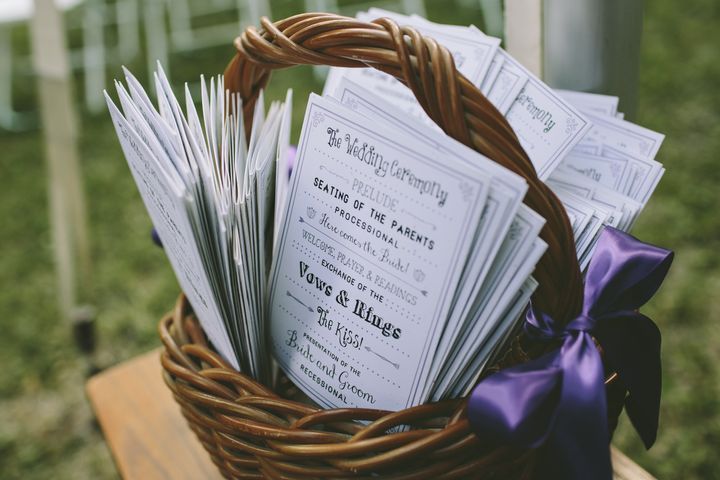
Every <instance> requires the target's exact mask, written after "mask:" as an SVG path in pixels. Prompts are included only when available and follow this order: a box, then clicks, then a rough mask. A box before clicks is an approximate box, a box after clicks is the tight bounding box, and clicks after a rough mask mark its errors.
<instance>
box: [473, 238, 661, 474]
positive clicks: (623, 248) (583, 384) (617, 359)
mask: <svg viewBox="0 0 720 480" xmlns="http://www.w3.org/2000/svg"><path fill="white" fill-rule="evenodd" d="M672 259H673V253H672V252H670V251H668V250H665V249H662V248H659V247H655V246H652V245H649V244H646V243H642V242H640V241H639V240H637V239H635V238H634V237H632V236H630V235H628V234H625V233H623V232H620V231H619V230H616V229H614V228H612V227H606V228H605V231H604V232H603V233H602V235H601V237H600V239H599V241H598V246H597V250H596V252H595V255H594V257H593V259H592V261H591V262H590V266H589V269H588V272H587V276H586V278H585V301H584V306H583V310H582V313H581V314H580V315H579V316H578V317H577V318H576V319H575V320H573V321H572V322H570V323H569V324H568V325H567V326H565V327H560V326H558V325H556V324H555V323H554V322H553V319H551V318H550V317H548V316H547V315H545V314H543V313H542V312H537V311H534V310H532V309H531V310H530V311H529V312H528V315H527V318H526V324H525V330H526V332H527V334H528V335H530V336H532V337H533V338H535V339H540V340H542V339H547V340H549V341H552V340H555V341H557V340H561V341H562V345H561V346H560V348H559V349H557V350H555V351H552V352H550V353H547V354H545V355H544V356H542V357H540V358H537V359H535V360H533V361H531V362H528V363H526V364H523V365H519V366H516V367H513V368H508V369H505V370H502V371H500V372H498V373H496V374H494V375H491V376H489V377H488V378H486V379H485V380H484V381H482V382H481V383H479V384H478V385H477V387H475V389H474V390H473V393H472V395H471V397H470V400H469V404H468V416H469V418H470V421H471V423H472V425H473V427H474V428H475V429H476V431H478V432H483V435H484V436H490V437H491V438H496V439H497V440H498V441H499V442H508V443H511V444H515V445H518V446H522V447H528V448H536V447H539V446H541V445H545V446H546V449H545V450H546V452H547V454H546V455H543V460H542V461H543V467H544V468H545V473H546V474H547V475H548V476H547V477H544V478H555V479H564V478H597V479H609V478H611V476H612V470H611V465H610V453H609V449H608V448H607V447H608V443H609V441H610V435H609V432H608V427H607V416H606V409H607V406H606V398H605V387H604V370H603V359H601V357H600V353H599V351H598V348H597V346H596V344H595V339H597V341H598V342H599V343H600V345H601V347H602V350H603V355H604V361H605V363H606V365H608V367H609V368H610V369H612V370H614V371H616V372H617V373H618V376H619V379H620V381H622V382H623V384H624V386H625V387H626V388H627V390H628V392H629V394H628V396H627V398H626V401H625V407H626V410H627V412H628V416H629V417H630V420H631V421H632V423H633V425H634V426H635V428H636V429H637V431H638V433H639V434H640V436H641V437H642V440H643V442H644V443H645V446H646V447H648V448H649V447H650V446H651V445H652V444H653V443H654V441H655V436H656V433H657V425H658V410H659V406H660V386H661V375H660V332H659V331H658V329H657V327H656V326H655V323H654V322H653V321H652V320H650V319H649V318H648V317H646V316H644V315H642V314H640V313H639V312H638V310H637V309H638V308H640V307H641V306H642V305H644V304H645V303H646V302H647V301H648V300H649V299H650V298H651V297H652V296H653V294H654V293H655V292H656V291H657V289H658V288H659V287H660V284H661V283H662V281H663V279H664V278H665V275H666V274H667V271H668V269H669V268H670V264H671V263H672ZM593 337H594V338H593Z"/></svg>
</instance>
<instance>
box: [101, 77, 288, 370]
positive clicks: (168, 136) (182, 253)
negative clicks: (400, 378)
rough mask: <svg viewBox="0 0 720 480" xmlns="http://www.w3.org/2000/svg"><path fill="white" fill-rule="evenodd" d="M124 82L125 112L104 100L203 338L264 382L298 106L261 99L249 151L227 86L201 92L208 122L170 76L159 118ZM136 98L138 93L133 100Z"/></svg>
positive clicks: (216, 83)
mask: <svg viewBox="0 0 720 480" xmlns="http://www.w3.org/2000/svg"><path fill="white" fill-rule="evenodd" d="M125 74H126V80H127V84H128V88H127V89H126V88H125V87H123V86H122V85H121V84H120V83H117V82H116V88H117V92H118V96H119V99H120V104H121V106H122V113H121V112H120V110H119V109H118V108H117V107H116V106H115V104H114V103H113V101H112V100H111V99H110V97H109V96H108V95H107V93H106V94H105V96H106V99H107V103H108V107H109V109H110V115H111V116H112V119H113V123H114V124H115V129H116V131H117V135H118V138H119V139H120V144H121V145H122V149H123V152H124V153H125V158H126V159H127V162H128V164H129V166H130V171H131V172H132V174H133V177H134V178H135V182H136V183H137V186H138V190H139V191H140V194H141V196H142V198H143V201H144V203H145V207H146V208H147V210H148V213H149V214H150V217H151V219H152V221H153V224H154V225H155V228H156V230H157V232H158V234H159V235H160V239H161V240H162V243H163V247H164V249H165V252H166V254H167V256H168V259H169V260H170V263H171V264H172V267H173V270H174V271H175V275H176V276H177V279H178V281H179V283H180V286H181V287H182V289H183V291H184V292H185V294H186V295H187V297H188V299H189V300H190V303H191V304H192V306H193V308H194V310H195V312H196V314H197V316H198V318H199V320H200V322H201V324H202V327H203V329H204V330H205V332H206V333H207V335H208V338H209V339H210V341H211V342H212V343H213V345H214V346H215V348H216V349H217V350H218V352H219V353H220V354H221V355H222V356H223V357H225V359H227V360H228V361H229V362H230V363H231V364H232V365H233V366H234V367H235V368H237V369H239V370H241V371H243V372H247V373H249V374H250V375H252V376H254V377H255V378H258V379H260V380H261V381H267V380H268V379H269V376H270V374H271V369H270V361H269V358H270V357H269V352H268V351H267V348H266V345H267V342H266V341H265V338H266V336H267V332H266V322H265V319H266V318H267V312H266V311H265V302H264V299H265V297H266V295H267V292H266V291H265V287H266V285H267V278H268V274H269V270H270V263H271V255H272V247H273V242H274V234H275V230H276V229H275V225H276V223H277V222H279V217H278V216H277V215H276V214H275V211H276V209H275V205H276V204H278V203H283V200H282V199H283V198H284V195H285V192H286V187H287V178H288V175H289V172H288V168H287V162H286V161H285V157H286V153H285V152H286V150H287V147H288V142H289V135H290V123H289V122H290V105H291V102H290V100H291V97H290V92H288V98H287V99H286V100H285V102H284V103H273V104H272V106H271V107H270V109H269V111H268V112H267V115H266V114H265V112H264V111H263V102H262V99H260V101H259V102H258V106H257V109H256V110H255V120H254V122H253V125H252V134H251V135H250V141H249V144H246V141H245V129H244V126H243V120H242V118H243V117H242V105H241V103H240V98H239V96H238V95H235V94H232V95H231V94H229V93H228V92H227V91H226V90H225V88H224V87H223V78H222V77H218V78H217V79H212V80H211V81H210V84H209V85H207V84H206V82H205V81H204V79H203V81H202V83H201V98H200V100H201V102H200V103H201V105H202V111H201V113H202V116H200V115H198V113H197V111H196V109H195V104H194V102H193V99H192V97H191V96H190V93H189V91H188V89H187V86H186V87H185V112H183V110H182V108H181V107H180V104H179V102H178V101H177V99H176V98H175V95H174V94H173V92H172V89H171V88H170V85H169V83H168V81H167V78H166V77H165V75H164V73H163V71H162V69H160V71H159V73H156V75H155V87H156V94H157V98H158V104H159V110H158V109H156V108H155V107H154V106H153V104H152V103H151V101H150V99H149V98H148V96H147V94H146V93H145V90H143V88H142V87H141V86H140V84H139V83H138V81H137V80H136V79H135V77H133V76H132V74H130V72H128V71H125ZM128 90H129V92H128Z"/></svg>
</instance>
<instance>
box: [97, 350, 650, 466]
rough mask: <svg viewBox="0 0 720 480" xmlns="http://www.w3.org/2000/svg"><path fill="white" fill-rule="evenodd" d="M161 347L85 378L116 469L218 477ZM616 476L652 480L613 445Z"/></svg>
mask: <svg viewBox="0 0 720 480" xmlns="http://www.w3.org/2000/svg"><path fill="white" fill-rule="evenodd" d="M159 356H160V350H154V351H152V352H148V353H146V354H144V355H141V356H139V357H136V358H134V359H131V360H128V361H127V362H124V363H122V364H120V365H117V366H115V367H113V368H110V369H108V370H105V371H104V372H102V373H99V374H98V375H96V376H94V377H92V378H91V379H90V380H88V382H87V385H86V389H87V394H88V397H89V399H90V403H91V404H92V407H93V409H94V410H95V414H96V416H97V418H98V421H99V422H100V425H101V427H102V430H103V433H104V434H105V440H106V441H107V443H108V446H109V447H110V451H111V452H112V455H113V458H114V459H115V464H116V465H117V468H118V470H119V471H120V475H122V477H123V478H124V479H126V480H163V479H173V480H174V479H188V480H190V479H192V480H195V479H208V480H214V479H220V478H222V477H221V476H220V473H219V472H218V471H217V469H216V468H215V466H214V465H213V464H212V462H211V461H210V457H209V456H208V454H207V453H205V450H203V447H202V445H200V442H198V441H197V439H196V438H195V436H194V434H193V433H192V431H191V430H190V428H189V427H188V426H187V424H186V423H185V419H184V418H183V417H182V415H181V414H180V408H179V407H178V405H177V404H176V403H175V401H174V400H173V398H172V394H171V393H170V390H169V389H168V388H167V386H166V385H165V384H164V383H163V380H162V375H161V367H160V358H159ZM612 460H613V470H614V477H615V480H653V479H654V477H653V476H652V475H650V474H649V473H647V472H646V471H645V470H643V469H642V468H640V467H639V466H638V465H636V464H635V463H634V462H633V461H632V460H630V459H629V458H628V457H627V456H625V455H624V454H623V453H622V452H620V451H619V450H617V449H616V448H614V447H613V448H612Z"/></svg>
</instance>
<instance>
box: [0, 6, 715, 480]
mask: <svg viewBox="0 0 720 480" xmlns="http://www.w3.org/2000/svg"><path fill="white" fill-rule="evenodd" d="M56 3H57V4H58V7H59V10H60V11H61V12H62V15H61V17H60V19H62V25H61V24H60V23H57V22H56V20H57V19H54V20H53V19H52V18H50V19H45V21H44V22H45V23H41V24H35V27H36V28H33V26H32V24H31V22H30V21H29V19H30V18H31V17H32V12H33V9H32V2H31V1H29V0H28V1H25V0H0V181H1V182H2V186H0V247H1V250H0V477H2V478H4V479H15V478H23V479H32V478H43V479H45V478H56V479H64V478H73V479H75V478H93V479H103V478H117V473H116V470H115V467H114V465H113V463H112V459H111V457H110V454H109V451H108V449H107V447H106V445H105V443H104V441H103V437H102V434H101V432H100V431H99V429H98V428H97V426H96V424H95V423H94V421H93V415H92V412H91V410H90V408H89V406H88V403H87V401H86V398H85V394H84V391H83V386H84V382H85V380H86V378H87V375H88V374H89V373H90V372H92V371H95V370H97V369H99V368H106V367H109V366H111V365H114V364H116V363H119V362H121V361H123V360H126V359H129V358H131V357H133V356H135V355H137V354H139V353H142V352H145V351H148V350H150V349H153V348H156V347H158V346H159V344H160V342H159V339H158V337H157V334H156V326H157V323H158V320H159V318H160V316H161V315H162V314H163V313H164V312H166V311H167V310H169V309H170V308H171V307H172V305H173V302H174V300H175V298H176V296H177V294H178V286H177V283H176V281H175V278H174V276H173V274H172V272H171V269H170V266H169V264H168V263H167V261H166V259H165V256H164V254H163V253H162V251H161V250H159V249H158V248H156V247H154V246H153V244H152V242H151V241H150V229H151V225H150V221H149V219H148V216H147V214H146V213H145V209H144V207H143V205H142V203H141V200H140V197H139V195H138V193H137V190H136V188H135V185H134V183H133V180H132V178H131V175H130V174H129V171H128V167H127V164H126V163H125V160H124V158H123V156H122V153H121V151H120V147H119V144H118V141H117V139H116V137H115V133H114V130H113V127H112V125H111V123H110V121H109V116H108V114H107V112H106V111H105V107H104V100H103V98H102V95H101V92H102V89H103V88H110V87H111V86H112V79H114V78H121V77H122V73H121V69H120V67H121V65H123V64H125V65H127V66H128V67H129V68H130V69H131V70H132V71H133V72H134V73H135V75H136V76H137V77H138V78H139V79H141V81H143V82H145V85H148V84H149V80H148V79H149V76H148V65H151V64H153V63H154V60H155V59H156V58H157V59H160V60H161V61H162V62H163V64H164V65H165V66H166V67H167V70H169V73H170V76H171V78H172V80H173V82H174V83H175V84H176V85H181V84H182V83H183V82H186V81H187V82H196V81H197V79H198V77H199V75H200V74H201V73H204V74H215V73H220V72H222V70H223V69H224V67H225V65H226V63H227V61H228V60H229V59H230V58H231V56H232V55H233V52H234V49H233V47H232V39H233V38H234V37H235V36H236V35H237V33H238V32H239V29H240V26H241V25H244V24H247V23H249V22H251V23H256V22H255V21H254V20H253V19H257V18H258V17H259V15H260V14H267V13H269V14H270V15H271V16H272V17H273V18H282V17H285V16H288V15H291V14H294V13H299V12H301V11H307V10H325V9H335V8H339V9H340V10H341V11H343V12H344V13H348V14H352V13H353V8H357V3H353V2H344V1H340V2H339V5H338V4H337V3H336V2H335V1H329V0H327V1H326V0H306V1H305V3H303V1H302V0H272V1H271V0H265V1H253V2H246V1H237V2H236V1H235V0H192V1H191V0H181V1H177V0H173V1H170V0H114V1H112V0H58V1H57V2H56ZM499 4H500V2H499V1H494V0H491V1H487V0H424V1H422V0H403V1H396V2H394V3H392V2H385V3H382V4H379V5H380V6H384V7H388V8H392V9H396V10H399V11H405V12H409V13H425V14H426V15H427V17H428V18H430V19H431V20H433V21H438V22H444V23H457V24H463V25H467V24H469V23H474V24H476V25H478V26H481V27H483V28H485V29H487V30H488V31H490V32H493V33H500V32H499V29H501V27H502V22H501V21H500V22H499V21H498V18H497V16H496V15H497V12H498V10H497V7H498V6H499ZM367 6H368V5H367V4H362V5H361V7H360V8H367ZM483 12H484V13H485V15H483ZM53 22H55V23H53ZM38 25H40V27H41V28H37V27H38ZM44 25H51V26H52V25H55V27H57V28H56V30H57V32H58V34H59V35H60V37H58V38H63V39H64V43H65V44H66V45H63V42H57V41H54V42H53V41H52V38H49V36H50V37H51V36H52V34H53V31H54V30H53V28H49V27H47V28H46V27H44ZM48 41H49V42H50V43H47V42H48ZM43 42H45V43H44V44H43ZM33 45H34V46H33ZM42 45H49V46H50V47H46V46H42ZM718 46H720V2H718V1H717V0H685V1H683V2H677V1H673V0H648V1H646V2H645V13H644V18H643V41H642V47H641V50H640V68H639V87H638V93H637V111H636V112H637V113H636V118H635V120H636V121H637V122H638V123H640V124H642V125H644V126H646V127H649V128H651V129H654V130H657V131H660V132H663V133H665V134H666V135H667V139H666V141H665V144H664V146H663V147H662V149H661V150H660V154H659V156H658V160H660V161H661V162H663V163H664V164H665V166H666V168H667V174H666V175H665V177H664V179H663V180H662V182H661V183H660V186H659V188H658V190H657V191H656V193H655V195H654V197H653V199H652V200H651V201H650V204H649V206H648V207H647V208H646V210H645V212H644V213H643V215H642V216H641V217H640V221H639V223H638V224H637V226H636V227H635V230H634V231H633V233H634V234H635V235H636V236H638V237H640V238H641V239H643V240H646V241H648V242H651V243H656V244H659V245H662V246H665V247H668V248H671V249H673V250H675V251H676V260H675V264H674V267H673V269H672V271H671V273H670V276H669V278H668V279H667V280H666V282H665V284H664V286H663V288H662V290H661V291H660V292H659V294H658V295H656V296H655V298H654V299H653V300H652V302H651V303H650V305H649V306H648V307H647V308H646V309H645V313H647V314H648V315H649V316H651V317H652V318H653V319H654V320H655V321H656V322H657V323H658V324H659V325H660V328H661V330H662V332H663V358H664V371H663V375H664V380H663V402H662V412H661V419H660V420H661V425H660V432H659V437H658V442H657V444H656V445H655V446H654V447H653V448H652V450H651V451H650V452H645V451H644V449H643V447H642V444H641V442H640V440H639V439H638V438H637V436H636V435H635V433H634V432H633V431H631V428H630V427H629V424H628V422H627V420H626V418H624V417H623V419H622V420H621V426H620V429H619V431H618V432H617V434H616V436H615V440H614V443H615V444H616V445H617V446H618V447H619V448H620V449H621V450H623V451H624V452H626V453H627V454H628V455H629V456H630V457H632V458H633V459H635V460H636V461H637V462H638V463H639V464H640V465H642V466H643V467H644V468H646V469H647V470H648V471H649V472H651V473H652V474H654V475H656V476H657V477H659V478H683V479H711V478H720V456H718V454H717V452H718V450H719V449H720V329H718V328H717V323H716V320H717V319H718V318H720V293H718V292H720V254H718V251H720V196H719V195H718V194H719V192H720V188H719V187H718V185H719V184H720V168H719V167H720V95H719V94H718V92H717V88H718V85H719V84H720V51H719V50H718ZM54 48H56V49H63V48H66V49H67V52H69V53H68V55H67V62H63V61H62V59H60V60H58V58H59V57H58V56H57V55H55V54H54V53H53V52H54V51H55V50H53V49H54ZM63 72H69V76H70V78H71V80H72V84H71V85H70V89H69V90H68V88H67V86H66V84H65V83H64V82H62V81H59V80H58V78H61V77H62V76H63ZM321 79H322V72H321V71H313V70H312V69H311V68H296V69H293V70H291V71H286V72H279V73H277V74H276V75H275V76H274V78H273V81H272V82H271V87H270V91H269V92H268V95H267V96H269V97H272V98H278V97H279V96H280V92H284V90H285V89H286V88H288V87H292V88H293V89H294V90H295V92H296V93H295V106H294V117H295V118H294V120H295V123H294V128H295V130H294V133H293V135H294V138H296V137H295V136H296V135H297V133H298V132H299V128H300V121H301V119H302V115H303V112H304V104H305V100H306V94H307V93H308V92H310V91H313V90H314V91H316V92H319V91H320V90H321V88H322V80H321ZM148 90H150V89H148ZM68 92H69V94H70V97H69V98H71V99H72V103H71V104H70V106H72V107H73V108H72V109H63V108H62V107H61V106H62V101H63V98H66V95H65V94H66V93H68ZM59 105H60V106H59ZM48 106H49V108H50V113H48ZM40 112H45V113H40ZM72 112H75V113H72ZM44 142H48V143H47V144H48V145H54V146H52V147H45V143H44ZM48 151H50V153H52V155H49V156H46V152H48ZM73 157H77V158H78V159H79V161H78V162H77V164H74V163H73V162H72V161H70V162H69V163H68V164H67V165H68V167H67V168H64V167H58V165H60V163H58V162H59V161H60V160H61V159H62V158H73ZM75 171H77V174H78V175H79V178H80V179H81V182H80V184H79V185H75V184H74V183H73V181H74V180H73V178H74V176H73V174H74V173H75ZM51 172H52V175H51ZM63 185H64V186H66V187H67V186H68V185H70V186H71V187H72V188H71V190H73V191H75V192H82V194H83V195H77V194H74V195H71V196H70V198H68V197H67V196H65V197H63V195H62V193H61V192H62V190H63V189H62V186H63ZM59 204H61V205H69V206H70V209H71V210H72V211H73V212H74V213H73V215H71V216H70V217H67V216H66V217H63V214H62V211H60V210H61V209H59V208H58V205H59ZM83 212H84V213H83ZM52 219H54V220H52ZM53 222H55V223H53ZM52 225H56V230H53V228H52ZM58 225H59V226H60V228H61V230H62V225H64V226H65V227H66V228H68V229H69V230H70V232H69V233H68V234H65V233H63V232H62V231H60V232H59V233H58V231H57V226H58ZM85 229H86V230H87V235H80V236H79V237H77V238H75V240H79V242H75V243H74V244H75V245H76V247H73V248H71V249H69V250H68V249H67V248H65V247H64V246H63V245H62V244H60V245H58V242H57V241H54V239H55V240H58V239H60V241H61V239H62V238H73V235H75V233H74V232H77V231H79V232H81V234H82V232H83V231H84V230H85ZM53 232H55V233H53ZM63 235H64V236H63ZM83 238H86V239H88V241H87V243H86V242H84V241H83V240H82V239H83ZM68 251H69V252H70V253H71V254H72V258H73V260H72V262H73V263H75V264H76V265H77V268H76V269H72V268H70V269H69V270H68V268H67V266H66V265H65V264H63V261H64V260H61V261H60V262H59V263H58V262H56V260H55V258H56V255H59V258H63V257H62V255H63V252H66V253H67V252H68ZM56 266H57V267H60V268H59V271H60V277H59V276H58V269H57V268H56ZM68 272H69V273H68ZM73 272H74V273H73ZM63 275H64V276H63ZM68 275H69V276H68ZM60 278H61V279H62V280H60ZM68 279H69V280H68ZM68 281H69V285H68ZM73 285H74V286H75V287H76V288H71V287H72V286H73ZM59 286H60V288H59ZM73 291H75V292H76V293H75V294H73ZM78 305H79V306H80V307H77V306H78ZM93 323H94V326H95V329H94V330H95V335H92V330H93V329H92V328H91V327H92V325H93Z"/></svg>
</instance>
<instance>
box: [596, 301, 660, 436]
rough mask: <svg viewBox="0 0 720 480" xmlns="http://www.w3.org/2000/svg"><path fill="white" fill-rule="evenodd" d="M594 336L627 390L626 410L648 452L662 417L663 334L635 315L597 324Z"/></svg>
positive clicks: (644, 317)
mask: <svg viewBox="0 0 720 480" xmlns="http://www.w3.org/2000/svg"><path fill="white" fill-rule="evenodd" d="M595 336H596V337H597V339H598V341H599V342H600V344H601V345H602V346H603V349H604V351H605V362H606V364H607V365H608V367H609V368H610V369H612V370H614V371H616V372H617V373H618V375H619V377H620V380H621V381H622V382H623V383H624V384H625V387H626V388H627V389H628V392H629V395H628V396H627V398H626V399H625V410H626V411H627V414H628V417H629V418H630V421H631V422H632V424H633V426H634V427H635V430H637V432H638V434H639V435H640V438H642V441H643V443H644V444H645V448H650V447H651V446H652V445H653V443H655V438H656V437H657V429H658V417H659V414H660V393H661V390H662V365H661V362H660V331H659V330H658V328H657V326H656V325H655V323H654V322H653V321H652V320H650V319H649V318H647V317H646V316H644V315H641V314H639V313H633V314H632V315H628V316H621V317H613V318H608V319H604V320H603V321H602V322H598V326H597V328H596V330H595Z"/></svg>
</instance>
